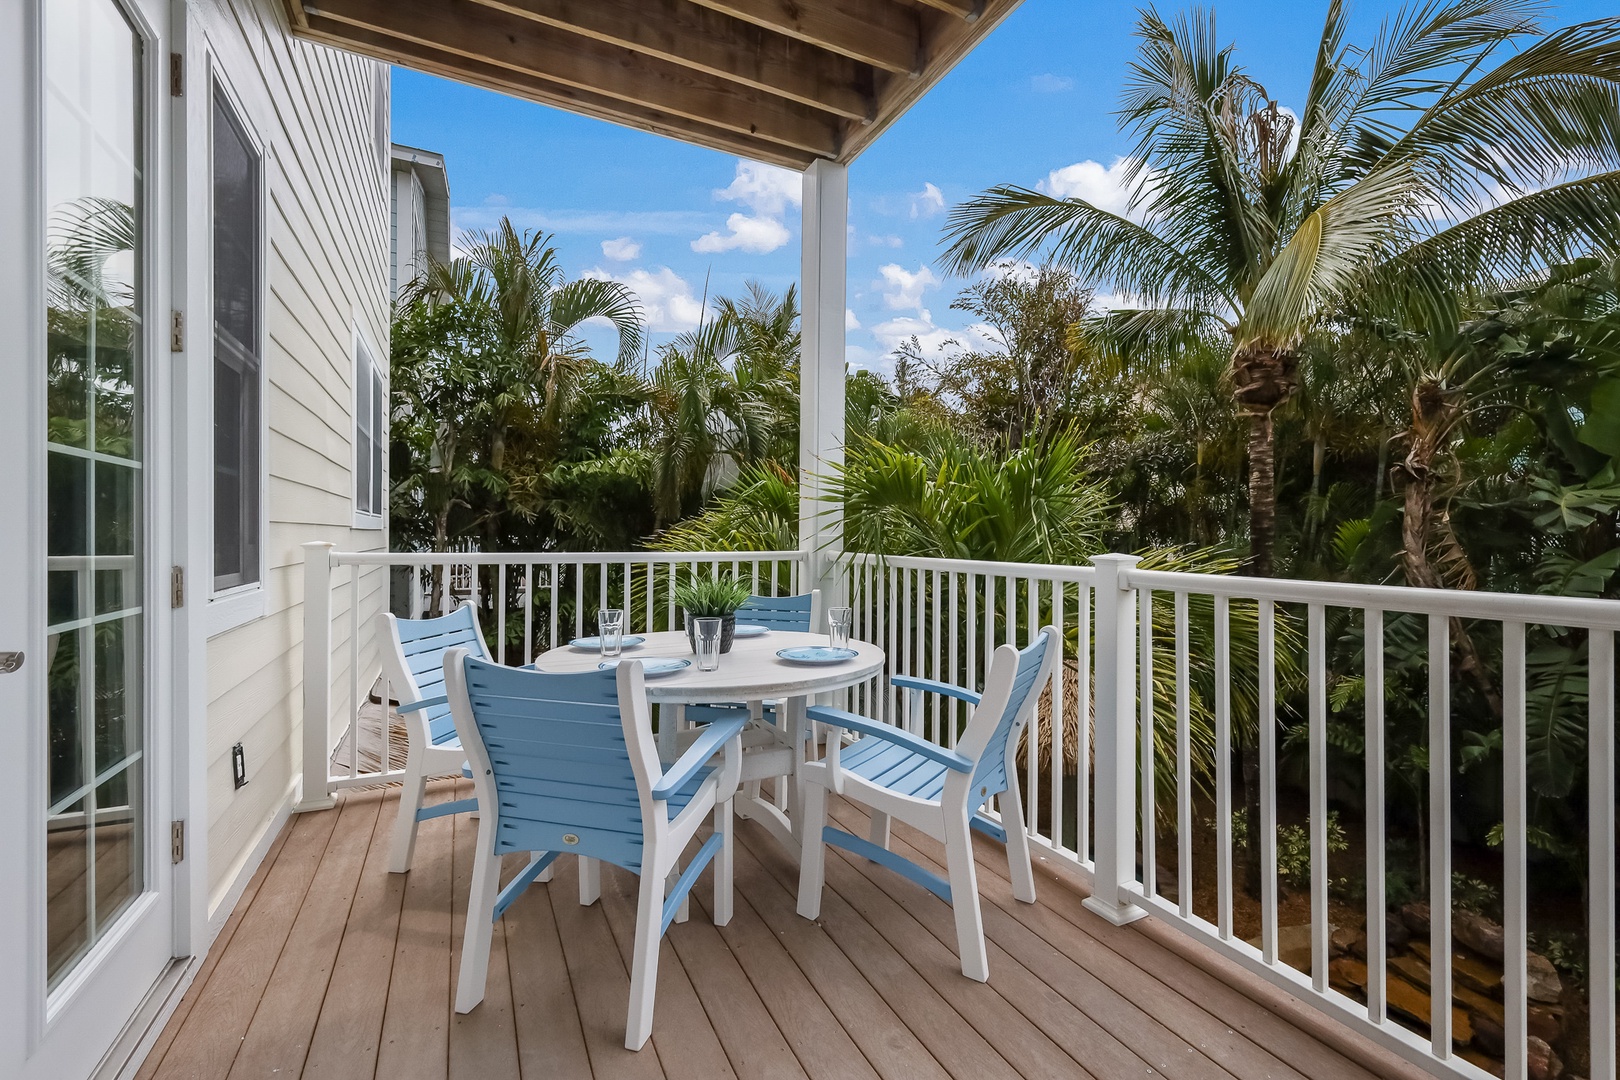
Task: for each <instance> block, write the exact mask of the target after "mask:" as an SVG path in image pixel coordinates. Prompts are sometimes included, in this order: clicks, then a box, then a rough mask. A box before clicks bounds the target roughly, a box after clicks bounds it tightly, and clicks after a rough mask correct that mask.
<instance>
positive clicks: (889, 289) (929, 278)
mask: <svg viewBox="0 0 1620 1080" xmlns="http://www.w3.org/2000/svg"><path fill="white" fill-rule="evenodd" d="M878 274H879V275H880V276H881V279H882V280H880V281H879V282H877V283H876V284H877V285H878V286H879V287H880V288H881V289H882V290H883V304H884V306H885V307H887V308H888V309H889V310H891V311H904V310H905V309H907V308H911V309H913V310H915V311H918V312H921V311H922V296H923V292H924V290H926V289H928V288H930V287H931V286H934V285H938V284H939V278H937V277H935V276H934V272H933V271H932V270H930V269H929V268H928V267H927V266H919V267H917V269H916V270H915V271H911V270H907V269H906V268H905V267H903V266H901V265H900V264H898V263H888V264H886V265H884V266H880V267H878Z"/></svg>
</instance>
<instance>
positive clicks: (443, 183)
mask: <svg viewBox="0 0 1620 1080" xmlns="http://www.w3.org/2000/svg"><path fill="white" fill-rule="evenodd" d="M392 157H393V177H392V181H391V184H390V187H389V193H390V199H389V214H388V224H389V232H388V239H389V246H390V251H389V279H390V285H391V288H392V291H393V296H394V299H395V300H396V301H397V300H398V299H399V294H400V290H402V289H404V288H405V287H406V286H408V285H409V284H410V283H411V282H412V281H414V280H415V279H416V277H417V275H418V274H420V273H421V272H422V270H423V268H424V266H425V264H426V262H427V257H428V256H432V257H433V258H435V259H438V260H439V261H440V262H447V261H448V260H449V258H450V179H449V174H448V173H447V172H446V170H445V167H444V158H443V156H441V155H439V154H435V153H434V152H433V151H431V150H418V149H417V148H416V147H414V146H401V145H400V144H398V143H395V144H394V147H393V153H392Z"/></svg>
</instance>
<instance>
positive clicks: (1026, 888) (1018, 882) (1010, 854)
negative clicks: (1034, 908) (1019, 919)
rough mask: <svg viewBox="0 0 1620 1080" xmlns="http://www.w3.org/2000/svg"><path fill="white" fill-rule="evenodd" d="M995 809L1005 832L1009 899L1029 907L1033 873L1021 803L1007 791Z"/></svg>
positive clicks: (1033, 880) (1027, 831)
mask: <svg viewBox="0 0 1620 1080" xmlns="http://www.w3.org/2000/svg"><path fill="white" fill-rule="evenodd" d="M1009 771H1010V770H1009ZM996 805H997V806H998V807H1000V809H1001V825H1002V828H1004V829H1006V830H1007V877H1008V878H1010V879H1011V880H1012V891H1013V898H1014V899H1015V900H1022V901H1023V902H1024V903H1026V904H1033V903H1034V902H1035V869H1034V867H1033V866H1032V865H1031V864H1030V858H1029V830H1028V829H1027V828H1025V826H1024V805H1023V800H1022V799H1020V798H1019V797H1018V793H1017V792H1016V791H1007V792H1004V793H1002V795H1001V797H1000V798H999V799H997V800H996Z"/></svg>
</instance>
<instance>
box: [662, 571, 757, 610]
mask: <svg viewBox="0 0 1620 1080" xmlns="http://www.w3.org/2000/svg"><path fill="white" fill-rule="evenodd" d="M748 597H749V591H748V586H747V585H745V584H743V583H742V582H740V581H738V580H737V579H736V577H735V576H733V575H731V574H716V575H714V576H713V577H698V576H697V575H695V574H694V575H693V576H692V577H689V578H687V579H686V580H685V581H683V582H681V583H680V584H679V585H677V586H675V602H676V603H677V604H679V605H680V607H681V610H682V611H684V612H686V614H688V615H690V616H691V617H692V618H694V619H724V618H726V617H727V616H728V615H735V614H736V613H737V609H738V608H740V607H742V606H743V605H744V604H746V603H747V602H748Z"/></svg>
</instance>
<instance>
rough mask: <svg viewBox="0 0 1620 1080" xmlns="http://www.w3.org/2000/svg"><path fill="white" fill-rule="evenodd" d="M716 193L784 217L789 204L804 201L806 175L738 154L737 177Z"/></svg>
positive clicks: (797, 203)
mask: <svg viewBox="0 0 1620 1080" xmlns="http://www.w3.org/2000/svg"><path fill="white" fill-rule="evenodd" d="M714 197H715V198H716V199H724V200H726V201H729V202H740V203H742V204H743V205H744V206H747V207H748V208H749V209H750V210H752V211H754V213H756V214H766V215H769V216H770V217H781V216H782V212H783V211H784V210H786V209H787V208H788V207H789V206H799V205H802V203H803V202H804V178H803V177H801V176H800V175H799V174H798V173H796V172H794V171H793V170H792V169H784V168H782V167H780V166H778V165H765V164H761V163H760V162H757V161H743V160H742V159H740V158H739V159H738V160H737V175H736V177H735V178H733V179H732V181H731V184H730V185H729V186H728V187H723V188H720V189H719V190H718V191H716V192H715V193H714Z"/></svg>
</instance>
